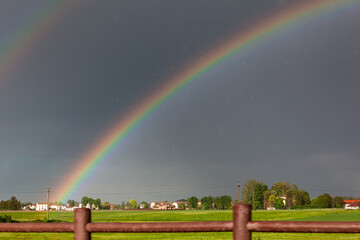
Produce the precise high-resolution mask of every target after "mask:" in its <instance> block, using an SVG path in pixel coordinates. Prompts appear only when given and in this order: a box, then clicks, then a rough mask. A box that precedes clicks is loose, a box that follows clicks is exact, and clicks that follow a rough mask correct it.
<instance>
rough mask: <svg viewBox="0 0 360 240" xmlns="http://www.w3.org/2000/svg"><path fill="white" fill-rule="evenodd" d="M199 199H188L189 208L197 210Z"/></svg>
mask: <svg viewBox="0 0 360 240" xmlns="http://www.w3.org/2000/svg"><path fill="white" fill-rule="evenodd" d="M198 201H199V200H198V198H197V197H194V196H192V197H190V198H188V199H187V204H188V208H190V209H197V207H198Z"/></svg>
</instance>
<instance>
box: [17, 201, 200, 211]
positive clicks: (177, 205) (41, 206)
mask: <svg viewBox="0 0 360 240" xmlns="http://www.w3.org/2000/svg"><path fill="white" fill-rule="evenodd" d="M117 206H118V205H117V204H110V210H115V209H117ZM183 206H185V208H184V207H183ZM198 206H199V207H200V206H201V202H200V200H198ZM47 207H48V204H47V203H35V204H31V205H26V206H23V207H22V210H33V211H47ZM83 207H85V208H89V209H91V210H99V207H97V206H95V204H92V205H91V204H89V203H88V204H86V205H85V206H83V205H82V204H81V203H79V205H77V206H70V205H69V204H56V203H50V204H49V210H50V211H74V210H75V209H76V208H83ZM124 209H125V210H130V209H132V208H130V206H125V207H124ZM136 209H153V210H174V209H184V210H186V209H187V200H186V199H180V200H177V201H174V202H168V201H161V202H151V203H150V205H149V204H144V203H143V204H142V203H140V204H138V207H137V208H136Z"/></svg>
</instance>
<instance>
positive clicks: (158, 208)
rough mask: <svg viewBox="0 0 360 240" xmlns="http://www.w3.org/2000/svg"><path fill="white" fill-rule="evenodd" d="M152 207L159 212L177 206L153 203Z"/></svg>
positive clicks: (166, 203)
mask: <svg viewBox="0 0 360 240" xmlns="http://www.w3.org/2000/svg"><path fill="white" fill-rule="evenodd" d="M150 207H151V208H152V209H157V210H170V209H174V208H175V206H174V205H173V204H172V203H169V202H152V203H151V204H150Z"/></svg>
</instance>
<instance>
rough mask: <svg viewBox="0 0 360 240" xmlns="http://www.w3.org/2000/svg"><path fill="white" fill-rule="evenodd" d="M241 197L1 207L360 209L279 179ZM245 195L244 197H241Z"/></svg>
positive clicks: (355, 202) (7, 204)
mask: <svg viewBox="0 0 360 240" xmlns="http://www.w3.org/2000/svg"><path fill="white" fill-rule="evenodd" d="M237 187H238V188H237V190H238V191H237V193H238V198H237V200H233V199H231V197H230V196H228V195H223V196H217V197H214V196H204V197H202V198H201V199H198V198H197V197H195V196H192V197H189V198H187V199H179V200H177V201H156V202H150V203H148V202H145V201H142V202H140V203H138V202H137V201H136V199H131V200H130V201H129V202H126V203H125V202H124V201H122V203H121V204H110V202H107V201H106V202H103V203H102V202H101V200H100V199H99V198H97V199H92V198H89V197H86V196H84V197H82V199H81V201H80V202H77V201H75V200H68V201H67V203H66V204H61V203H59V202H53V203H51V202H49V203H47V202H39V203H21V202H20V201H19V200H17V199H16V197H14V196H12V197H11V198H10V199H9V200H6V201H4V200H1V201H0V210H32V211H47V210H48V209H49V211H74V210H75V209H76V208H89V209H92V210H136V209H139V210H188V209H203V210H227V209H232V207H233V206H234V205H235V204H239V203H247V204H251V207H252V209H253V210H257V209H258V210H260V209H262V210H277V209H311V208H339V209H340V208H343V209H355V210H356V209H359V208H360V198H357V197H342V196H331V195H330V194H327V193H324V194H321V195H319V196H317V197H315V198H310V195H309V193H308V192H307V191H305V190H302V189H299V188H298V187H297V186H296V184H290V183H288V182H277V183H275V184H274V185H273V186H271V187H268V186H267V185H266V184H265V183H264V182H263V181H262V180H260V181H257V180H255V179H250V180H248V181H246V182H245V183H244V184H243V186H242V190H241V191H240V183H239V182H238V184H237ZM240 196H241V199H240Z"/></svg>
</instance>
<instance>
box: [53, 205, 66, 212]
mask: <svg viewBox="0 0 360 240" xmlns="http://www.w3.org/2000/svg"><path fill="white" fill-rule="evenodd" d="M65 208H66V206H64V205H61V204H51V205H50V210H51V211H63V210H65Z"/></svg>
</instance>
